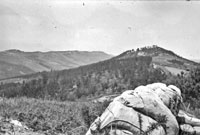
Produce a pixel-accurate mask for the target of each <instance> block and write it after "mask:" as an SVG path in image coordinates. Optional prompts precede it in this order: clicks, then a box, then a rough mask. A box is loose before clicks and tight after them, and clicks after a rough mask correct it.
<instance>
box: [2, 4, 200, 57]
mask: <svg viewBox="0 0 200 135" xmlns="http://www.w3.org/2000/svg"><path fill="white" fill-rule="evenodd" d="M199 6H200V2H198V1H164V2H161V1H108V0H104V1H79V0H77V1H69V0H67V1H63V0H43V1H39V0H35V1H31V0H18V1H12V0H1V1H0V19H1V20H3V21H0V30H1V31H0V51H4V50H9V49H17V50H21V51H28V52H33V51H42V52H46V51H70V50H78V51H103V52H105V53H108V54H112V55H119V54H121V53H122V52H124V51H127V50H131V49H136V48H140V47H144V46H151V45H158V46H160V47H162V48H165V49H167V50H172V51H174V52H175V53H176V54H178V55H180V56H182V57H184V58H188V59H200V57H199V54H200V46H199V44H200V34H199V32H200V25H199V22H200V8H199Z"/></svg>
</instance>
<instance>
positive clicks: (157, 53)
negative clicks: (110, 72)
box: [116, 45, 199, 75]
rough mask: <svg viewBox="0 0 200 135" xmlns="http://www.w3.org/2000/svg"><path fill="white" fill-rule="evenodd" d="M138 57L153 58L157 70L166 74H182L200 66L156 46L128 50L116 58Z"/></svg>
mask: <svg viewBox="0 0 200 135" xmlns="http://www.w3.org/2000/svg"><path fill="white" fill-rule="evenodd" d="M136 56H150V57H152V64H153V66H154V67H155V68H161V69H162V70H163V71H164V72H166V73H171V74H174V75H177V74H180V73H181V72H185V73H186V72H188V71H189V70H191V69H192V68H194V67H196V66H198V65H199V63H196V62H194V61H192V60H188V59H185V58H183V57H181V56H179V55H177V54H175V53H174V52H173V51H170V50H166V49H164V48H161V47H159V46H156V45H153V46H149V47H143V48H138V49H137V50H128V51H126V52H124V53H122V54H120V55H119V56H117V57H116V58H119V59H124V58H127V57H128V58H130V57H136Z"/></svg>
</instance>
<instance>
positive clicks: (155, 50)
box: [117, 45, 180, 58]
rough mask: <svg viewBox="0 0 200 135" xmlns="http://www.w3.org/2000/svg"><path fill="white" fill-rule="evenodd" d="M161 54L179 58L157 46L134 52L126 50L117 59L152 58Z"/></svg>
mask: <svg viewBox="0 0 200 135" xmlns="http://www.w3.org/2000/svg"><path fill="white" fill-rule="evenodd" d="M163 54H165V55H172V56H175V57H180V56H178V55H177V54H175V53H174V52H172V51H170V50H167V49H164V48H162V47H159V46H157V45H152V46H145V47H142V48H137V49H136V50H134V49H132V50H128V51H126V52H124V53H122V54H120V55H119V56H117V57H118V58H127V57H135V56H152V57H153V56H158V55H163Z"/></svg>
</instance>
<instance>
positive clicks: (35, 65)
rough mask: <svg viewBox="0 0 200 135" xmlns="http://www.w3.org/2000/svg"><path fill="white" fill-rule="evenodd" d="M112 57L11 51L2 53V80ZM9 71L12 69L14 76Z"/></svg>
mask: <svg viewBox="0 0 200 135" xmlns="http://www.w3.org/2000/svg"><path fill="white" fill-rule="evenodd" d="M111 57H112V55H109V54H106V53H105V52H101V51H91V52H90V51H77V50H76V51H48V52H40V51H34V52H24V51H21V50H17V49H11V50H6V51H2V52H0V79H4V78H9V77H14V76H20V75H23V74H30V73H36V72H41V71H51V70H63V69H69V68H75V67H78V66H82V65H87V64H91V63H95V62H98V61H103V60H106V59H109V58H111ZM5 63H6V64H5ZM6 66H7V67H6ZM25 68H26V71H24V69H25ZM7 69H10V71H11V72H12V74H10V72H9V71H8V70H7ZM28 69H29V70H28ZM27 70H28V71H27Z"/></svg>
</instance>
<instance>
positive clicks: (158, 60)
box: [0, 46, 199, 101]
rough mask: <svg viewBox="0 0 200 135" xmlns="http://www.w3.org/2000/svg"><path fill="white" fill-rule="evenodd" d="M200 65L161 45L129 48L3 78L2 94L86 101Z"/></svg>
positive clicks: (0, 90)
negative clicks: (101, 58) (99, 57)
mask: <svg viewBox="0 0 200 135" xmlns="http://www.w3.org/2000/svg"><path fill="white" fill-rule="evenodd" d="M198 65H199V64H198V63H195V62H193V61H190V60H187V59H185V58H182V57H180V56H178V55H177V54H175V53H174V52H172V51H169V50H166V49H164V48H161V47H158V46H152V47H144V48H139V49H137V50H129V51H126V52H124V53H122V54H120V55H118V56H116V57H113V58H111V59H108V60H105V61H101V62H97V63H93V64H89V65H85V66H80V67H77V68H73V69H66V70H61V71H50V72H40V73H35V74H31V75H24V76H20V77H13V78H10V79H4V80H1V81H0V84H1V85H0V96H5V97H15V96H18V97H20V96H22V97H23V96H26V97H32V98H41V99H56V100H62V101H64V100H72V101H74V100H82V99H87V100H88V99H93V98H94V97H95V98H96V97H99V96H102V95H109V94H111V95H112V94H118V93H121V92H123V91H124V90H127V89H134V88H135V87H137V86H139V85H146V84H149V83H153V82H165V81H166V80H167V79H169V77H172V76H175V75H176V74H175V73H181V71H183V72H188V71H189V70H192V69H193V68H195V67H197V66H198Z"/></svg>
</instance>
